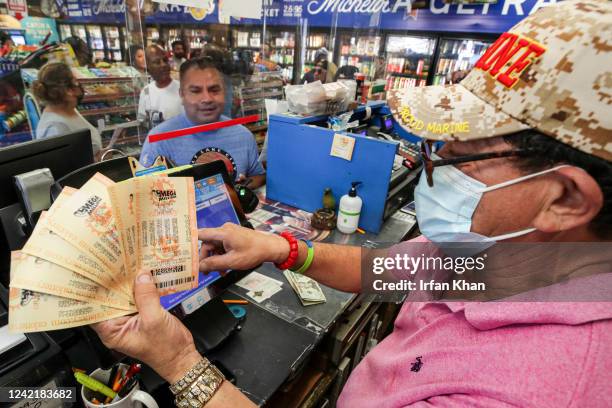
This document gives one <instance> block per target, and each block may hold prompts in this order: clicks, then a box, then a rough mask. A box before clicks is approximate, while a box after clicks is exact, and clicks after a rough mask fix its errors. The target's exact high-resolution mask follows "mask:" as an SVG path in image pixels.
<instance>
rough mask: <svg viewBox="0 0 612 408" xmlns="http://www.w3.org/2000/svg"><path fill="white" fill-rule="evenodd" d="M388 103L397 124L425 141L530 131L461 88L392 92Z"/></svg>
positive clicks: (444, 87)
mask: <svg viewBox="0 0 612 408" xmlns="http://www.w3.org/2000/svg"><path fill="white" fill-rule="evenodd" d="M387 103H388V104H389V107H390V109H391V113H392V114H393V116H394V118H395V120H396V121H397V123H399V124H400V125H401V126H402V127H403V128H404V129H405V130H406V131H407V132H409V133H412V134H414V135H416V136H419V137H422V138H425V139H431V140H460V141H467V140H476V139H485V138H490V137H496V136H503V135H507V134H510V133H515V132H518V131H521V130H525V129H529V128H530V126H529V125H527V124H525V123H523V122H520V121H518V120H516V119H514V118H513V117H511V116H509V115H508V114H506V113H504V112H502V111H501V110H499V109H497V108H495V107H494V106H492V105H490V104H488V103H487V102H485V101H483V100H482V99H480V98H478V97H477V96H476V95H474V94H473V93H472V92H470V91H469V90H468V89H467V88H465V87H463V86H461V84H456V85H450V86H444V85H433V86H426V87H415V88H403V89H397V90H391V91H389V97H388V98H387Z"/></svg>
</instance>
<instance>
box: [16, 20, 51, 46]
mask: <svg viewBox="0 0 612 408" xmlns="http://www.w3.org/2000/svg"><path fill="white" fill-rule="evenodd" d="M21 28H23V29H24V30H25V40H26V44H28V45H37V44H39V43H40V42H41V41H42V40H44V39H45V37H47V34H48V33H49V32H50V33H51V35H50V36H49V39H48V40H47V43H52V42H54V41H59V36H58V35H57V28H56V25H55V20H54V19H52V18H41V17H25V18H23V19H22V20H21Z"/></svg>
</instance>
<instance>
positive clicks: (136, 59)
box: [126, 44, 147, 75]
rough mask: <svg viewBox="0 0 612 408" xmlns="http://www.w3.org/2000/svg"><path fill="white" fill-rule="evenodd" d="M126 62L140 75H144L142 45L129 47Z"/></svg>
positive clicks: (144, 64) (144, 65) (145, 70)
mask: <svg viewBox="0 0 612 408" xmlns="http://www.w3.org/2000/svg"><path fill="white" fill-rule="evenodd" d="M126 62H127V63H128V64H129V65H131V66H133V67H134V68H136V69H137V70H138V72H140V73H141V74H143V75H146V73H147V66H146V62H145V52H144V48H143V47H142V45H137V44H133V45H130V48H129V52H128V55H127V61H126Z"/></svg>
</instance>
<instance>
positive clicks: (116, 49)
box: [104, 27, 123, 61]
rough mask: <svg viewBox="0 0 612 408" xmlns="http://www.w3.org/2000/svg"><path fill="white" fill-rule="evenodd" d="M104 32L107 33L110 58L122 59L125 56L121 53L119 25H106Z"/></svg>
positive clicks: (114, 59)
mask: <svg viewBox="0 0 612 408" xmlns="http://www.w3.org/2000/svg"><path fill="white" fill-rule="evenodd" d="M104 34H106V46H107V48H108V54H109V56H110V59H111V60H113V61H122V60H123V56H122V55H121V38H120V37H119V27H105V28H104Z"/></svg>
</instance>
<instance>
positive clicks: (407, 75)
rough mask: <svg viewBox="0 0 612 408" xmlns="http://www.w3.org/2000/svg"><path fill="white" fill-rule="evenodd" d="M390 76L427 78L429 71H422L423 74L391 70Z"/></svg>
mask: <svg viewBox="0 0 612 408" xmlns="http://www.w3.org/2000/svg"><path fill="white" fill-rule="evenodd" d="M388 75H389V76H395V77H401V78H414V79H425V78H427V72H424V73H422V74H421V75H416V74H403V73H401V72H389V73H388Z"/></svg>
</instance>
